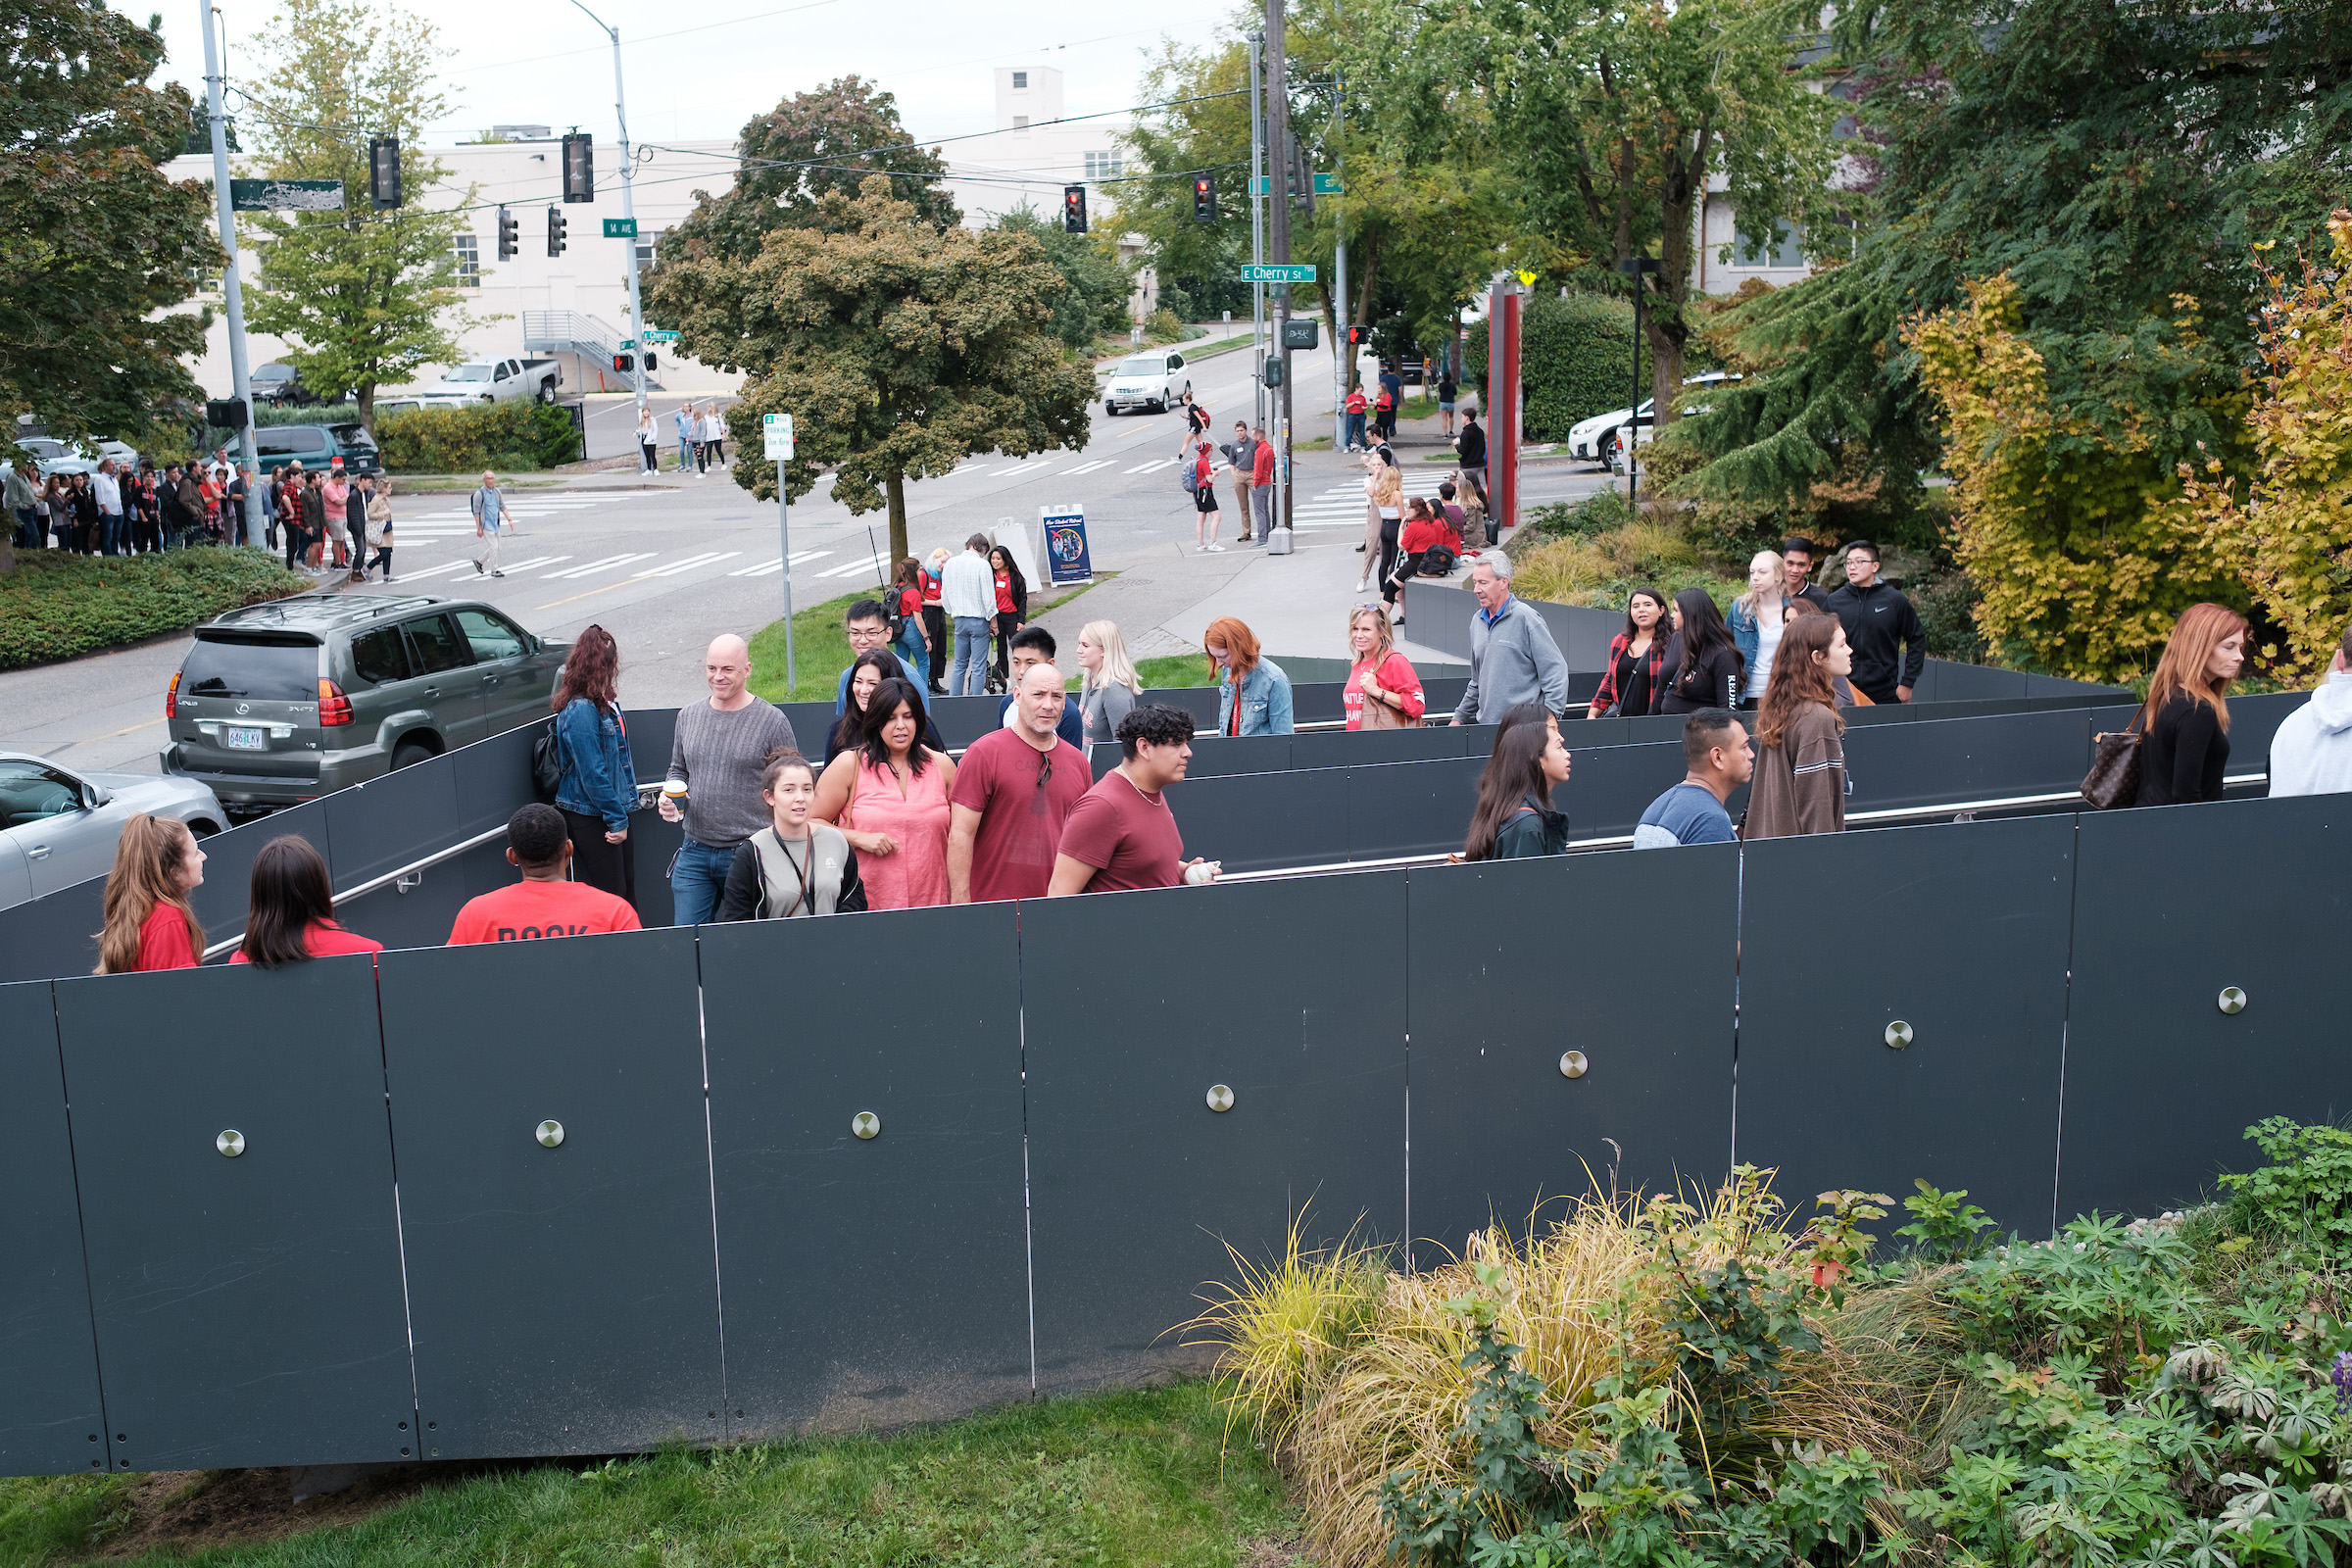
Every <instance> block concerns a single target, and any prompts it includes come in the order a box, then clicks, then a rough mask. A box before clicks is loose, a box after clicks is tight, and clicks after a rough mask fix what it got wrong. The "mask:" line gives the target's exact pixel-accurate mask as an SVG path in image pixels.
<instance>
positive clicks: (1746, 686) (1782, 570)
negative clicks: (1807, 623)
mask: <svg viewBox="0 0 2352 1568" xmlns="http://www.w3.org/2000/svg"><path fill="white" fill-rule="evenodd" d="M1731 618H1732V646H1733V647H1735V648H1737V649H1739V650H1740V663H1741V665H1742V667H1743V668H1744V670H1745V674H1744V675H1743V676H1742V678H1741V690H1740V707H1741V708H1753V707H1755V706H1756V704H1757V703H1758V702H1759V701H1761V700H1762V698H1763V696H1764V692H1765V689H1766V688H1767V687H1769V686H1770V685H1771V684H1772V656H1773V654H1774V653H1775V652H1776V651H1778V649H1779V648H1780V646H1781V634H1782V633H1783V632H1784V631H1786V630H1788V627H1789V564H1788V563H1787V562H1785V561H1783V560H1782V559H1781V557H1780V553H1779V552H1778V551H1774V550H1759V551H1757V552H1756V553H1755V555H1754V556H1753V557H1752V558H1751V559H1750V560H1749V561H1748V564H1747V592H1745V593H1743V594H1741V595H1740V597H1739V598H1737V599H1735V600H1733V601H1732V617H1731Z"/></svg>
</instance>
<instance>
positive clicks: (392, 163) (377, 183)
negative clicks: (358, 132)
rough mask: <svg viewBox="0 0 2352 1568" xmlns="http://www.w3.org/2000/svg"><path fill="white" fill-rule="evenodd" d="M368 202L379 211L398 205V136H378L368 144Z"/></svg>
mask: <svg viewBox="0 0 2352 1568" xmlns="http://www.w3.org/2000/svg"><path fill="white" fill-rule="evenodd" d="M368 205H369V206H371V207H373V208H375V209H376V210H377V211H378V212H381V211H382V210H383V209H385V208H387V207H398V206H399V205H400V138H399V137H397V136H378V137H376V138H375V139H374V140H372V141H370V142H368Z"/></svg>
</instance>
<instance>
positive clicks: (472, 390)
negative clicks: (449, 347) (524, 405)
mask: <svg viewBox="0 0 2352 1568" xmlns="http://www.w3.org/2000/svg"><path fill="white" fill-rule="evenodd" d="M563 384H564V368H563V367H562V366H561V365H559V364H557V363H556V362H555V361H554V360H469V361H467V362H466V364H464V365H453V366H451V367H450V368H449V372H448V373H447V374H446V375H444V376H442V377H441V379H440V380H439V381H438V382H436V383H434V384H433V385H432V386H429V387H426V388H425V389H424V390H423V391H421V392H419V393H417V394H416V397H417V402H418V403H419V404H421V405H422V406H424V407H425V408H428V409H446V408H453V407H456V406H458V405H460V404H466V403H512V402H514V401H515V399H517V398H532V399H536V400H537V401H538V402H541V403H553V402H555V401H556V388H558V387H560V386H562V385H563Z"/></svg>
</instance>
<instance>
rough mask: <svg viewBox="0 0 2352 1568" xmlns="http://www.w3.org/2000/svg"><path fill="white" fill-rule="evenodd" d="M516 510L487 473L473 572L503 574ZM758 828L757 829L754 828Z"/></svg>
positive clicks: (477, 503)
mask: <svg viewBox="0 0 2352 1568" xmlns="http://www.w3.org/2000/svg"><path fill="white" fill-rule="evenodd" d="M514 520H515V515H514V514H513V513H511V512H509V511H508V510H507V497H506V492H505V491H503V490H501V489H499V487H498V475H497V474H495V473H484V474H483V475H482V487H481V488H480V489H479V490H476V491H475V492H474V493H473V537H474V538H475V539H476V540H477V541H478V543H476V544H475V545H474V547H473V574H474V575H475V576H476V577H479V576H480V575H481V574H482V571H483V568H484V567H485V566H487V567H488V569H489V572H490V575H491V576H493V577H504V576H505V575H506V573H505V572H503V571H501V570H499V569H498V534H499V529H500V527H501V526H502V525H511V524H512V523H513V522H514ZM754 831H755V832H757V831H758V830H757V829H754Z"/></svg>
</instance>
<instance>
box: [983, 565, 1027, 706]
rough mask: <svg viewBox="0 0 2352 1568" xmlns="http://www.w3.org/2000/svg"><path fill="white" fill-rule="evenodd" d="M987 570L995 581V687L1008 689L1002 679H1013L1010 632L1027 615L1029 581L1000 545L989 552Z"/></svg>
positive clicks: (1014, 629)
mask: <svg viewBox="0 0 2352 1568" xmlns="http://www.w3.org/2000/svg"><path fill="white" fill-rule="evenodd" d="M988 569H989V572H990V573H991V575H993V576H994V577H995V578H996V582H997V684H996V688H995V689H996V690H998V691H1005V690H1008V689H1009V688H1008V687H1007V686H1006V685H1005V682H1006V681H1008V680H1010V679H1011V678H1012V665H1011V660H1012V634H1013V633H1014V632H1016V631H1019V630H1020V629H1021V623H1022V622H1023V621H1024V620H1026V619H1028V618H1029V584H1028V581H1027V580H1026V579H1025V578H1023V577H1022V576H1021V568H1020V567H1019V566H1016V565H1014V564H1013V561H1012V552H1011V551H1009V550H1007V549H1005V547H1004V546H1003V545H997V546H995V547H993V548H992V549H991V550H990V551H989V553H988Z"/></svg>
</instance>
